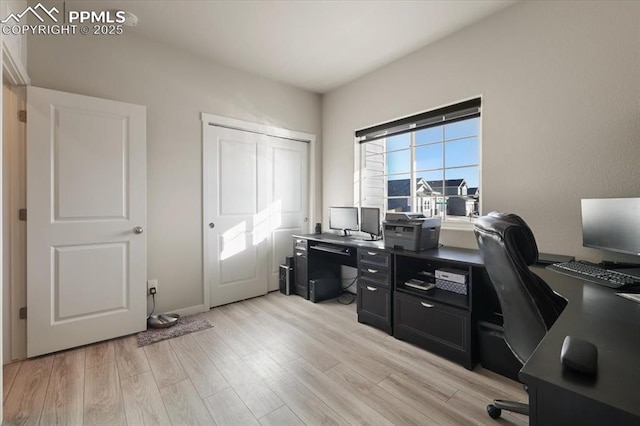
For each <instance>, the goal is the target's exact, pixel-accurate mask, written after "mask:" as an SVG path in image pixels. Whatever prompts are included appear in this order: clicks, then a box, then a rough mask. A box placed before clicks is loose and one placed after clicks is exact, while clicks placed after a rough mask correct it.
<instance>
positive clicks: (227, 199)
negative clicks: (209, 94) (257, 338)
mask: <svg viewBox="0 0 640 426" xmlns="http://www.w3.org/2000/svg"><path fill="white" fill-rule="evenodd" d="M203 155H204V164H203V167H204V176H203V189H204V232H205V234H204V237H203V238H204V239H205V241H204V246H205V250H204V253H205V259H204V261H205V265H204V268H205V273H204V275H205V280H207V282H205V285H208V286H209V289H210V306H211V307H214V306H220V305H224V304H227V303H232V302H236V301H238V300H243V299H248V298H251V297H256V296H260V295H263V294H266V293H267V291H270V290H275V289H277V288H278V265H279V264H280V263H282V262H284V259H285V257H286V256H290V255H291V250H292V249H291V247H292V244H291V235H292V234H294V233H300V232H306V227H305V225H306V222H307V220H308V219H307V218H308V177H307V176H308V144H307V143H305V142H300V141H293V140H288V139H281V138H276V137H272V136H267V135H263V134H259V133H254V132H249V131H243V130H237V129H230V128H225V127H219V126H214V125H206V126H205V127H204V147H203Z"/></svg>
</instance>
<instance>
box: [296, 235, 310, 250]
mask: <svg viewBox="0 0 640 426" xmlns="http://www.w3.org/2000/svg"><path fill="white" fill-rule="evenodd" d="M293 248H294V249H299V250H304V251H306V250H307V240H306V239H304V238H294V239H293Z"/></svg>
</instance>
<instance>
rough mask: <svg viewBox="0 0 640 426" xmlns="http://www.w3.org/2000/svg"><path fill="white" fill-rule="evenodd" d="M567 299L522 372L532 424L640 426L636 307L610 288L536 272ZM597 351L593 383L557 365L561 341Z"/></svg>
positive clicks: (639, 310) (639, 331)
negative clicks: (570, 339) (589, 344)
mask: <svg viewBox="0 0 640 426" xmlns="http://www.w3.org/2000/svg"><path fill="white" fill-rule="evenodd" d="M533 270H534V272H535V273H536V274H538V275H539V276H540V277H542V278H543V279H544V280H545V281H546V282H547V283H549V285H550V286H551V287H552V288H553V289H554V290H555V291H557V292H558V293H560V294H561V295H563V296H564V297H565V298H567V300H568V302H569V303H568V305H567V307H566V308H565V310H564V311H563V312H562V314H561V315H560V317H559V318H558V320H557V321H556V323H555V324H554V325H553V327H552V328H551V330H549V332H548V333H547V335H546V336H545V338H544V339H543V340H542V341H541V342H540V344H539V345H538V347H537V349H536V351H535V352H534V354H533V355H532V356H531V358H530V359H529V361H528V362H527V363H526V364H525V366H524V367H523V368H522V370H521V371H520V379H521V380H522V382H523V383H525V384H527V385H528V387H529V400H530V404H531V416H530V424H532V425H545V426H546V425H556V424H557V425H581V426H583V425H605V424H610V425H616V426H618V425H636V426H637V425H640V304H638V303H635V302H632V301H629V300H626V299H623V298H621V297H619V296H616V295H615V292H614V291H613V290H612V289H609V288H606V287H602V286H599V285H597V284H592V283H589V282H585V281H581V280H578V279H575V278H572V277H569V276H566V275H562V274H558V273H555V272H553V271H550V270H547V269H544V268H539V267H536V268H534V269H533ZM568 335H570V336H576V337H580V338H583V339H586V340H588V341H590V342H592V343H593V344H595V345H596V346H597V347H598V374H597V376H596V378H595V379H590V378H588V377H586V376H584V375H581V374H578V373H575V372H572V371H567V370H566V369H564V367H563V366H562V365H561V364H560V349H561V347H562V342H563V340H564V338H565V336H568Z"/></svg>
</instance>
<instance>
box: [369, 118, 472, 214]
mask: <svg viewBox="0 0 640 426" xmlns="http://www.w3.org/2000/svg"><path fill="white" fill-rule="evenodd" d="M479 125H480V118H479V117H477V116H476V117H473V118H468V119H464V120H460V121H454V122H450V123H446V124H442V125H436V126H431V127H427V128H422V129H419V130H415V131H410V132H407V133H403V134H400V135H395V136H391V137H387V138H381V139H376V140H372V141H370V142H366V143H362V144H361V145H360V148H361V169H360V171H361V176H360V179H361V180H360V182H361V184H362V186H361V192H360V194H361V200H360V201H361V204H360V205H361V206H367V207H379V208H380V210H381V211H382V212H385V211H398V212H409V211H411V212H421V213H424V214H425V216H428V217H429V216H440V217H441V218H442V219H443V220H448V221H465V222H469V221H470V220H471V219H472V218H473V217H475V216H477V215H478V214H479V198H480V144H479Z"/></svg>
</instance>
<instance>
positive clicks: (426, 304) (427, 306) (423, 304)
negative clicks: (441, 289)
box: [420, 302, 434, 308]
mask: <svg viewBox="0 0 640 426" xmlns="http://www.w3.org/2000/svg"><path fill="white" fill-rule="evenodd" d="M420 304H421V305H422V306H424V307H425V308H433V306H434V305H430V304H428V303H425V302H420Z"/></svg>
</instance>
